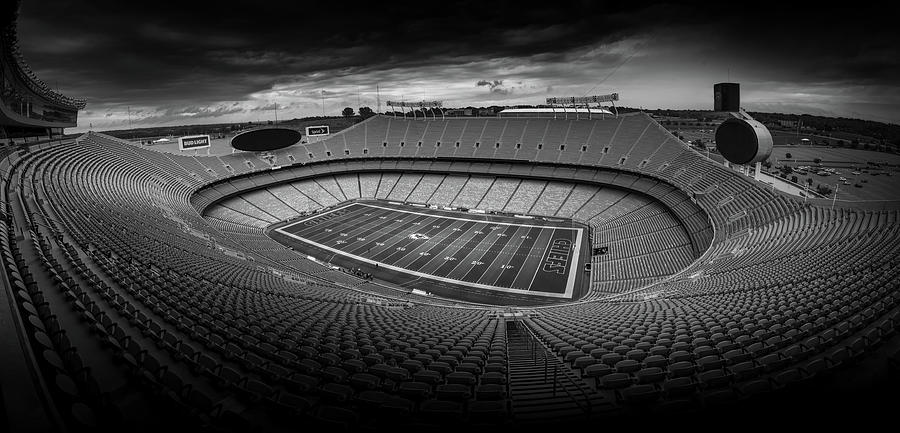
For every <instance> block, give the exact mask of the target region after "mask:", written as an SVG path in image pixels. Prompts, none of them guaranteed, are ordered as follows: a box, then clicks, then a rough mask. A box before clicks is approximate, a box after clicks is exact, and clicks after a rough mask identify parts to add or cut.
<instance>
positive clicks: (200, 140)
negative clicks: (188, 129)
mask: <svg viewBox="0 0 900 433" xmlns="http://www.w3.org/2000/svg"><path fill="white" fill-rule="evenodd" d="M207 148H209V136H208V135H191V136H187V137H181V138H179V139H178V150H181V151H184V150H196V149H207Z"/></svg>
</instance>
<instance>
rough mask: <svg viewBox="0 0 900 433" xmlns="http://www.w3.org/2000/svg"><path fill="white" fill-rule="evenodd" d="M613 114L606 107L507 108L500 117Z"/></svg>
mask: <svg viewBox="0 0 900 433" xmlns="http://www.w3.org/2000/svg"><path fill="white" fill-rule="evenodd" d="M582 114H584V115H586V116H594V115H606V114H609V115H611V116H612V115H613V112H612V111H609V110H607V109H606V108H600V107H596V108H581V107H579V108H562V107H559V108H551V107H545V108H507V109H505V110H503V111H501V112H500V113H499V115H500V117H556V116H563V117H565V116H568V115H578V116H580V115H582Z"/></svg>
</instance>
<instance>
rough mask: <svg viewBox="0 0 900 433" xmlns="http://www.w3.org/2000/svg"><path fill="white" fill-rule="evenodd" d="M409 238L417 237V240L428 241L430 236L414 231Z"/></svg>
mask: <svg viewBox="0 0 900 433" xmlns="http://www.w3.org/2000/svg"><path fill="white" fill-rule="evenodd" d="M409 238H410V239H415V240H417V241H427V240H428V236H426V235H423V234H421V233H413V234H411V235H409Z"/></svg>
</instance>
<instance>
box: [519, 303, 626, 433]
mask: <svg viewBox="0 0 900 433" xmlns="http://www.w3.org/2000/svg"><path fill="white" fill-rule="evenodd" d="M506 332H507V353H508V357H509V358H508V359H509V382H510V397H511V400H512V413H513V418H514V419H515V420H516V421H517V422H524V423H540V422H546V421H549V420H553V422H560V421H571V422H577V421H580V420H588V419H591V418H594V417H598V416H604V415H609V414H610V413H611V412H613V411H615V407H614V406H613V404H612V403H611V402H610V401H609V400H608V399H606V398H605V397H603V396H602V395H600V394H598V393H596V392H595V391H594V390H593V389H592V388H591V386H590V385H588V384H587V383H586V382H585V381H584V380H582V379H581V377H579V375H578V374H577V373H576V372H574V371H572V369H571V368H569V367H568V366H567V365H565V364H563V362H562V361H561V360H560V359H559V358H558V357H557V356H556V355H554V354H553V353H551V352H550V351H549V350H548V349H547V348H546V347H545V346H544V345H543V344H542V343H541V342H540V341H539V340H538V339H537V338H536V337H535V336H534V335H533V334H532V333H531V331H530V330H529V329H528V327H527V325H525V323H523V322H520V321H517V320H510V321H507V322H506Z"/></svg>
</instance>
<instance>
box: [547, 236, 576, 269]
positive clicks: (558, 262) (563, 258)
mask: <svg viewBox="0 0 900 433" xmlns="http://www.w3.org/2000/svg"><path fill="white" fill-rule="evenodd" d="M571 253H572V240H571V239H554V240H553V243H551V244H550V249H549V250H548V251H547V258H546V259H544V264H543V266H542V267H541V270H542V271H544V272H551V273H555V274H565V273H566V267H567V266H568V264H569V254H571Z"/></svg>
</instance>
